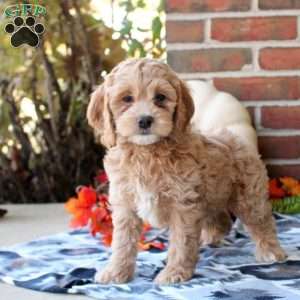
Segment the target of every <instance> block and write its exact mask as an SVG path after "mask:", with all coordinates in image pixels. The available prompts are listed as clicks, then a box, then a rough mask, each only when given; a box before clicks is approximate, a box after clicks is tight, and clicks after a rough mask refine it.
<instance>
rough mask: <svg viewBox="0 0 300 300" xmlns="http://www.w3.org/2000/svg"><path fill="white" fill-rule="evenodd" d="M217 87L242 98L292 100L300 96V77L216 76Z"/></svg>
mask: <svg viewBox="0 0 300 300" xmlns="http://www.w3.org/2000/svg"><path fill="white" fill-rule="evenodd" d="M214 84H215V86H216V88H217V89H219V90H222V91H226V92H228V93H230V94H233V95H234V96H236V97H237V98H238V99H240V100H282V99H285V100H292V99H299V98H300V77H298V76H291V77H244V78H215V79H214Z"/></svg>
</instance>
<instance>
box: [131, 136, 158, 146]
mask: <svg viewBox="0 0 300 300" xmlns="http://www.w3.org/2000/svg"><path fill="white" fill-rule="evenodd" d="M128 140H129V141H130V142H131V143H134V144H137V145H151V144H154V143H157V142H159V140H160V137H159V136H157V135H155V134H137V135H133V136H131V137H129V138H128Z"/></svg>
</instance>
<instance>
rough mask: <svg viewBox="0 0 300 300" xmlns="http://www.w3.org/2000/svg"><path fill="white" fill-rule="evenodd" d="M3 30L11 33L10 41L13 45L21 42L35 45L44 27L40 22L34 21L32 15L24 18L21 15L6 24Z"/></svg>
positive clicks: (15, 45)
mask: <svg viewBox="0 0 300 300" xmlns="http://www.w3.org/2000/svg"><path fill="white" fill-rule="evenodd" d="M4 30H5V32H7V33H9V34H11V38H10V42H11V45H12V46H13V47H19V46H21V45H23V44H27V45H29V46H31V47H37V46H38V45H39V42H40V35H41V34H43V33H44V31H45V27H44V25H43V24H41V23H36V21H35V19H34V17H32V16H29V17H27V18H26V19H25V20H24V19H23V18H22V17H15V18H14V20H13V22H12V23H8V24H6V26H5V28H4Z"/></svg>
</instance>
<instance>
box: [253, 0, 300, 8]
mask: <svg viewBox="0 0 300 300" xmlns="http://www.w3.org/2000/svg"><path fill="white" fill-rule="evenodd" d="M258 7H259V8H260V9H298V8H300V0H259V3H258Z"/></svg>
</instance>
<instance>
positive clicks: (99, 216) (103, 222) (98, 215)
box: [90, 207, 113, 236]
mask: <svg viewBox="0 0 300 300" xmlns="http://www.w3.org/2000/svg"><path fill="white" fill-rule="evenodd" d="M112 229H113V225H112V219H111V214H110V212H109V211H108V210H107V209H105V208H103V207H97V208H95V209H94V210H93V212H92V214H91V226H90V231H91V234H92V235H93V236H95V235H96V233H97V232H99V233H102V234H112Z"/></svg>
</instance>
